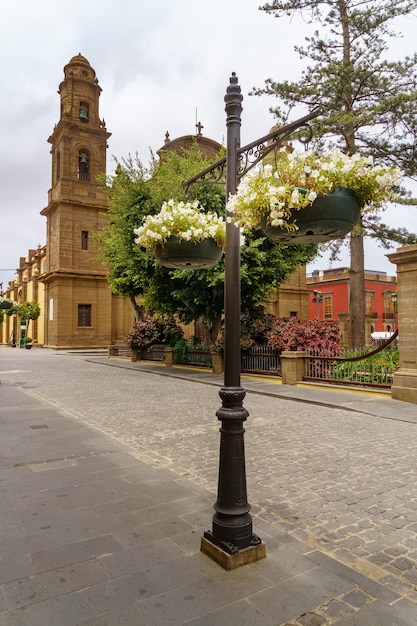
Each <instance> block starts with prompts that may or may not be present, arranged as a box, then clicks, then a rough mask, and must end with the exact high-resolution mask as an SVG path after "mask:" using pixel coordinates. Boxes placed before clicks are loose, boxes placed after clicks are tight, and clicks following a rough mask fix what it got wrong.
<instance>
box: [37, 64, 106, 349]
mask: <svg viewBox="0 0 417 626" xmlns="http://www.w3.org/2000/svg"><path fill="white" fill-rule="evenodd" d="M58 93H59V95H60V99H61V102H60V105H61V106H60V117H59V121H58V123H57V124H56V125H55V127H54V130H53V132H52V135H51V136H50V137H49V139H48V142H49V143H50V144H51V155H52V184H51V189H50V190H49V191H48V206H47V207H46V208H45V209H43V210H42V211H41V214H42V215H44V216H45V217H46V220H47V228H46V229H47V236H46V250H47V253H46V264H45V269H44V272H43V274H42V276H41V277H40V280H42V281H43V282H44V284H45V311H47V316H46V320H45V322H46V328H45V345H47V346H50V347H59V348H66V347H80V348H81V347H104V346H108V345H109V344H110V343H111V339H112V337H111V334H112V330H111V324H112V296H111V293H110V290H109V288H108V285H107V280H106V273H107V272H106V268H105V267H104V266H103V264H102V263H101V262H100V261H99V260H98V254H97V253H98V248H97V242H96V240H95V237H94V235H95V233H97V232H99V231H100V230H102V229H103V228H104V227H105V226H106V225H107V223H108V222H107V217H106V212H107V199H106V196H105V194H104V192H103V190H102V189H101V186H100V184H99V183H98V182H97V176H98V175H99V174H103V173H105V172H106V150H107V140H108V138H109V137H110V133H108V132H107V130H106V126H105V122H104V120H102V119H100V116H99V98H100V93H101V88H100V86H99V84H98V80H97V78H96V73H95V71H94V69H93V68H92V67H91V65H90V63H89V62H88V60H87V59H86V58H85V57H83V56H82V55H81V54H78V55H77V56H75V57H73V58H72V59H71V60H70V62H69V63H68V64H67V65H66V66H65V67H64V80H63V81H62V82H61V84H60V85H59V90H58Z"/></svg>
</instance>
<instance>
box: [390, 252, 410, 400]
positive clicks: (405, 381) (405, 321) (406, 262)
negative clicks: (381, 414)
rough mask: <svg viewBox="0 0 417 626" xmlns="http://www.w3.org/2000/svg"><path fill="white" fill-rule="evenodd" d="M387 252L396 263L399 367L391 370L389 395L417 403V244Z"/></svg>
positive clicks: (392, 261)
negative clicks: (392, 377) (391, 379)
mask: <svg viewBox="0 0 417 626" xmlns="http://www.w3.org/2000/svg"><path fill="white" fill-rule="evenodd" d="M387 256H388V258H389V260H390V261H391V263H395V264H396V265H397V276H398V289H397V293H398V301H397V305H398V339H399V347H400V367H399V369H398V370H397V372H395V374H394V382H393V385H392V388H391V395H392V397H393V398H395V399H396V400H404V401H405V402H413V403H414V404H417V309H416V302H417V244H414V245H412V246H404V247H403V248H398V249H397V251H396V252H395V253H394V254H389V255H387Z"/></svg>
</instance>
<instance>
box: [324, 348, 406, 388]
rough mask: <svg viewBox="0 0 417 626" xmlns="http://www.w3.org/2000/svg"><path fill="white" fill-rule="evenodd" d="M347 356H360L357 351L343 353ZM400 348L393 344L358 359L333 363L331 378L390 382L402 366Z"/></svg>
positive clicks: (366, 381) (361, 381)
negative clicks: (394, 346) (395, 347)
mask: <svg viewBox="0 0 417 626" xmlns="http://www.w3.org/2000/svg"><path fill="white" fill-rule="evenodd" d="M343 356H344V357H346V358H353V357H356V356H360V355H358V354H357V352H356V351H355V352H353V353H348V354H344V355H343ZM399 361H400V357H399V351H398V349H394V348H392V347H391V346H389V347H387V348H384V350H381V351H380V352H378V353H377V354H375V355H373V356H369V357H365V358H363V359H359V360H357V361H341V362H335V363H333V366H332V370H331V373H330V374H329V378H333V379H335V380H348V381H350V382H360V383H379V384H390V383H391V382H392V375H393V373H394V372H395V370H397V369H398V368H399V366H400V362H399Z"/></svg>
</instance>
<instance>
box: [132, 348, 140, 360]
mask: <svg viewBox="0 0 417 626" xmlns="http://www.w3.org/2000/svg"><path fill="white" fill-rule="evenodd" d="M141 356H142V351H141V350H138V349H137V348H132V353H131V355H130V360H131V361H133V362H134V363H136V361H140V359H141Z"/></svg>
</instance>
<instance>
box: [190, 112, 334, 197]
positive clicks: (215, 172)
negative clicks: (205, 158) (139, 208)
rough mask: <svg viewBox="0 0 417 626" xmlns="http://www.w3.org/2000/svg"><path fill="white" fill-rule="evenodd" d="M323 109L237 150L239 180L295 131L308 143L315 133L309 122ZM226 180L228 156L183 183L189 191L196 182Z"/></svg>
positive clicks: (299, 137)
mask: <svg viewBox="0 0 417 626" xmlns="http://www.w3.org/2000/svg"><path fill="white" fill-rule="evenodd" d="M321 113H322V109H321V108H316V109H314V110H313V111H312V112H311V113H309V114H308V115H305V116H304V117H301V118H300V119H298V120H295V122H291V123H290V124H287V125H286V126H283V127H282V128H278V129H277V130H274V131H273V132H271V133H268V135H265V136H264V137H261V138H260V139H257V140H256V141H253V142H252V143H249V144H248V145H246V146H244V147H243V148H240V149H239V150H238V151H237V158H238V170H237V179H238V182H240V180H241V179H242V178H243V176H245V174H247V173H248V172H249V171H250V170H251V169H252V168H253V167H255V165H257V163H259V162H260V161H262V159H264V158H265V157H266V156H267V155H268V154H270V153H271V152H273V151H275V150H277V148H279V147H280V146H282V145H283V144H284V143H285V142H286V141H288V140H289V139H291V138H292V137H293V136H294V133H295V132H296V131H297V130H298V137H297V139H298V140H299V141H301V142H302V143H308V142H309V141H310V139H311V137H312V135H313V131H312V128H311V126H310V124H309V122H310V121H311V120H313V119H315V118H316V117H318V116H319V115H321ZM225 182H226V157H223V158H222V159H219V160H218V161H216V162H215V163H213V164H212V165H209V166H208V167H206V168H205V169H204V170H202V171H201V172H199V173H198V174H195V176H192V177H191V178H189V179H188V180H185V181H184V182H183V183H182V185H183V187H185V189H186V190H187V191H188V189H189V188H190V187H191V185H194V184H196V183H198V184H204V183H210V184H214V185H224V184H225Z"/></svg>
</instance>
